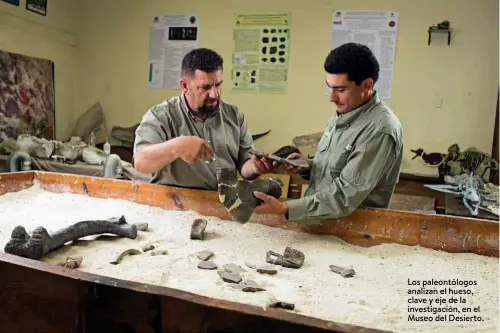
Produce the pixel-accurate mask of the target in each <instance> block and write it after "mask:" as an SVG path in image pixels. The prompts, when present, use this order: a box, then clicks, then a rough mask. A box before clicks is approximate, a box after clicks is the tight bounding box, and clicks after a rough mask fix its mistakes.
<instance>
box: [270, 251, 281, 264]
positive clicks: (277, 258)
mask: <svg viewBox="0 0 500 333" xmlns="http://www.w3.org/2000/svg"><path fill="white" fill-rule="evenodd" d="M282 261H283V256H282V255H281V254H279V253H276V252H274V251H267V253H266V262H268V263H270V264H273V265H281V262H282Z"/></svg>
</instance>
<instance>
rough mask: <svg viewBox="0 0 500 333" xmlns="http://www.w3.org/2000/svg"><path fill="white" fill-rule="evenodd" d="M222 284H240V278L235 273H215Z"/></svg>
mask: <svg viewBox="0 0 500 333" xmlns="http://www.w3.org/2000/svg"><path fill="white" fill-rule="evenodd" d="M217 273H219V275H220V277H221V278H222V280H224V282H228V283H240V282H241V276H240V275H239V274H237V273H229V272H226V271H217Z"/></svg>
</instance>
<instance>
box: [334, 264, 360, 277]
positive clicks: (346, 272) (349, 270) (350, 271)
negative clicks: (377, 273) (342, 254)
mask: <svg viewBox="0 0 500 333" xmlns="http://www.w3.org/2000/svg"><path fill="white" fill-rule="evenodd" d="M330 269H331V270H332V272H335V273H337V274H340V275H342V276H343V277H345V278H348V277H351V276H354V275H355V274H356V272H355V271H354V269H352V268H347V269H346V268H342V267H339V266H335V265H330Z"/></svg>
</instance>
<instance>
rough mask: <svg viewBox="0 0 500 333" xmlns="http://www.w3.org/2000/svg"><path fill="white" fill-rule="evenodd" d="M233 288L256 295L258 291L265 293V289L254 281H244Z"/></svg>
mask: <svg viewBox="0 0 500 333" xmlns="http://www.w3.org/2000/svg"><path fill="white" fill-rule="evenodd" d="M233 288H236V289H240V290H242V291H244V292H251V293H255V292H257V291H264V290H266V289H265V288H262V287H261V286H260V285H259V284H258V283H257V282H255V281H253V280H249V279H246V280H243V281H242V282H241V283H240V284H238V285H234V286H233Z"/></svg>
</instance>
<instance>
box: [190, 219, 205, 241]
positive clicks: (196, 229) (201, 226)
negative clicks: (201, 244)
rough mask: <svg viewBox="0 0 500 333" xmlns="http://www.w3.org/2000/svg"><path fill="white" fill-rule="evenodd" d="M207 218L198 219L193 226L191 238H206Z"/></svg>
mask: <svg viewBox="0 0 500 333" xmlns="http://www.w3.org/2000/svg"><path fill="white" fill-rule="evenodd" d="M207 223H208V222H207V220H204V219H196V220H194V222H193V224H192V226H191V239H199V240H203V239H204V238H205V228H206V227H207Z"/></svg>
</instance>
